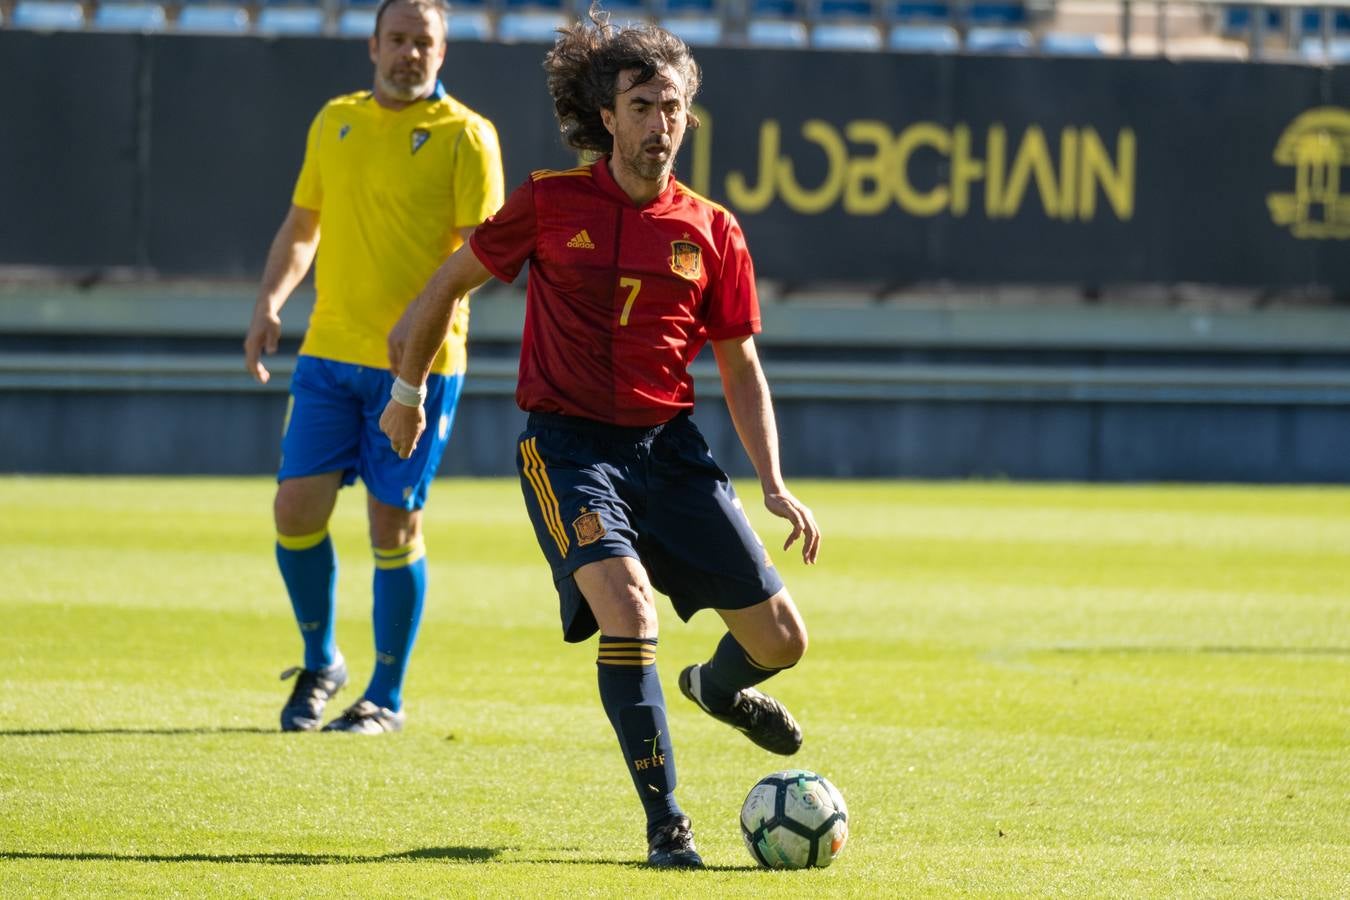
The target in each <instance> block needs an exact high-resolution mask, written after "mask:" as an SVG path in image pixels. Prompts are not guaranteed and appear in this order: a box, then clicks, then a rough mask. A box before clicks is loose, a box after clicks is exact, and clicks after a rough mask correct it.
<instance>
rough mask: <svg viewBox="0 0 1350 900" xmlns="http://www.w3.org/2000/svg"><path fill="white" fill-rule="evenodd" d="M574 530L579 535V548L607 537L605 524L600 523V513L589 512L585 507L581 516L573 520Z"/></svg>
mask: <svg viewBox="0 0 1350 900" xmlns="http://www.w3.org/2000/svg"><path fill="white" fill-rule="evenodd" d="M572 530H573V531H575V532H576V533H577V546H578V547H585V546H586V545H587V544H594V543H595V542H596V541H598V540H600V539H601V538H602V537H604V536H605V523H604V522H601V521H600V514H599V513H597V512H587V511H586V507H584V506H583V507H582V508H581V515H579V516H577V517H576V518H575V519H573V520H572Z"/></svg>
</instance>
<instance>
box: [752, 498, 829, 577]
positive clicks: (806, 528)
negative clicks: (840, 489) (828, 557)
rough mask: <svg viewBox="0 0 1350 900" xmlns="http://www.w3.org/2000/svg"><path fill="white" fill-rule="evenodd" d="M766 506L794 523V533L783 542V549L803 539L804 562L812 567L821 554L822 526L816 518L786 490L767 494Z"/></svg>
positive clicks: (775, 513) (770, 510)
mask: <svg viewBox="0 0 1350 900" xmlns="http://www.w3.org/2000/svg"><path fill="white" fill-rule="evenodd" d="M764 505H765V506H766V507H767V508H768V510H769V512H771V513H773V514H774V515H775V516H781V517H782V518H784V519H787V520H788V521H789V522H791V523H792V533H791V534H789V535H788V539H787V540H786V541H784V542H783V549H784V550H786V549H787V548H789V547H791V546H792V545H793V543H794V542H796V540H797V538H801V539H802V561H803V562H805V563H806V564H807V565H810V564H812V563H814V562H815V561H816V556H817V554H819V553H820V526H819V525H817V524H816V517H815V516H813V515H811V510H810V508H809V507H807V505H806V504H805V503H803V502H802V501H800V500H798V499H797V498H796V497H794V496H792V494H791V493H790V492H789V491H788V490H787V488H784V489H783V490H781V491H779V492H777V493H771V494H765V495H764Z"/></svg>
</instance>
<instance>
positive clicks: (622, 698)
mask: <svg viewBox="0 0 1350 900" xmlns="http://www.w3.org/2000/svg"><path fill="white" fill-rule="evenodd" d="M596 670H597V672H598V677H599V682H600V702H601V703H603V704H604V706H605V713H606V715H608V716H609V722H610V724H611V725H613V726H614V733H615V734H617V735H618V737H619V746H620V747H621V748H623V753H624V758H625V759H626V760H627V764H628V772H629V774H630V775H632V776H633V786H634V787H635V788H637V793H638V798H639V799H640V800H641V801H642V808H643V809H644V810H645V811H646V813H647V834H648V836H649V837H650V836H651V832H652V829H653V828H654V827H655V826H656V824H657V823H659V822H660V821H661V820H663V819H665V818H667V817H669V816H676V815H682V814H683V813H681V811H680V806H679V804H678V803H676V802H675V752H674V750H673V749H671V742H670V728H669V727H668V726H667V725H666V698H665V695H664V694H663V693H662V692H661V679H660V678H658V677H657V674H656V639H655V638H624V637H610V636H608V635H601V636H600V652H599V656H598V657H597V659H596Z"/></svg>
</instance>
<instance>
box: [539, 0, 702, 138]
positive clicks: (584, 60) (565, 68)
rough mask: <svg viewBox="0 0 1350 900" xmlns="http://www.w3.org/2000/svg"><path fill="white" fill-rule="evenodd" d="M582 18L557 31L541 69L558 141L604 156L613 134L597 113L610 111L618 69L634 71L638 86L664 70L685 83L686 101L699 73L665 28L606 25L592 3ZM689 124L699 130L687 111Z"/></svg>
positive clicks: (695, 87)
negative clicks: (556, 128)
mask: <svg viewBox="0 0 1350 900" xmlns="http://www.w3.org/2000/svg"><path fill="white" fill-rule="evenodd" d="M587 18H588V19H590V22H585V21H578V22H576V23H575V24H573V25H571V26H569V27H567V28H560V29H558V39H557V41H555V42H554V44H553V49H552V50H550V51H549V52H548V54H547V55H546V56H545V57H544V71H545V72H546V73H547V75H548V93H549V96H551V97H552V98H553V111H554V114H555V115H557V117H558V127H559V129H560V130H561V131H562V136H563V142H564V143H566V144H567V145H568V146H569V147H572V148H574V149H576V150H590V151H593V152H596V153H609V152H610V151H611V150H612V149H614V136H613V135H611V134H610V133H609V130H608V129H606V128H605V123H604V122H603V121H602V120H601V118H600V110H601V109H610V110H612V109H613V108H614V100H615V89H616V86H617V83H618V79H619V73H620V72H621V71H623V70H624V69H637V70H638V76H637V78H636V79H635V80H634V81H633V84H634V85H638V84H643V83H645V82H647V81H650V80H652V79H653V78H655V77H656V75H657V73H658V72H659V71H660V70H661V69H662V68H665V67H667V66H668V67H670V68H671V69H673V70H674V71H675V72H676V74H678V75H679V76H680V78H681V79H682V80H683V81H684V84H685V87H686V88H687V94H686V96H685V101H686V103H692V102H693V99H694V95H695V94H697V93H698V88H699V82H700V81H701V79H702V73H701V72H700V71H699V68H698V63H696V62H694V57H693V54H691V53H690V52H689V47H688V45H686V44H685V42H684V41H682V40H680V39H679V38H677V37H676V36H675V35H673V34H671V33H670V32H669V31H666V30H665V29H664V28H659V27H657V26H655V25H646V24H642V25H628V26H625V27H622V28H620V27H618V26H616V25H611V24H610V22H609V13H608V12H605V11H604V10H602V9H601V8H600V4H599V3H598V2H593V3H592V4H591V8H590V11H589V12H588V13H587ZM688 122H689V125H688V127H690V128H697V127H698V118H697V117H696V116H694V115H693V114H692V113H690V114H689V115H688Z"/></svg>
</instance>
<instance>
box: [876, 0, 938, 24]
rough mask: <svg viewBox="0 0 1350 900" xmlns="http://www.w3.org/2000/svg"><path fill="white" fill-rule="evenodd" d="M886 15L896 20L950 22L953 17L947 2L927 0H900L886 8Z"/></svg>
mask: <svg viewBox="0 0 1350 900" xmlns="http://www.w3.org/2000/svg"><path fill="white" fill-rule="evenodd" d="M886 15H887V16H888V17H889V18H890V19H891V20H892V21H894V22H900V23H907V22H948V21H951V19H952V11H951V7H949V6H948V5H947V4H946V3H938V2H926V0H899V2H897V3H895V4H893V5H891V6H890V7H888V8H887V10H886Z"/></svg>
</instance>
